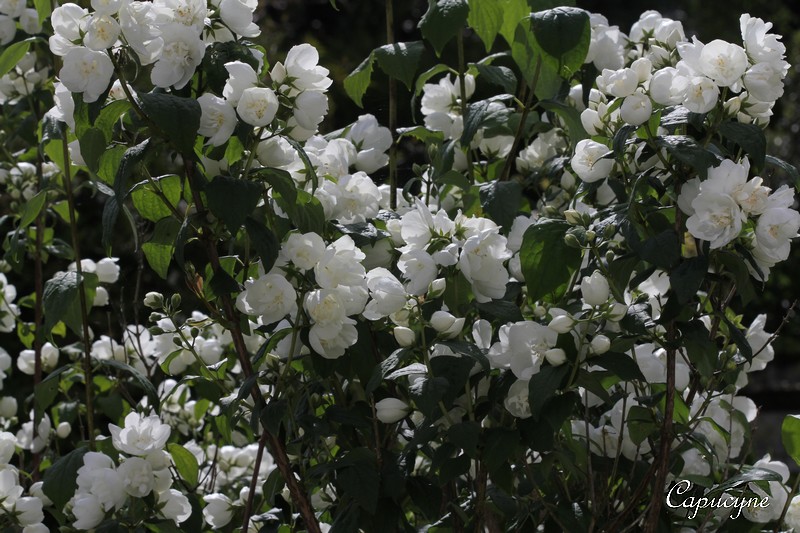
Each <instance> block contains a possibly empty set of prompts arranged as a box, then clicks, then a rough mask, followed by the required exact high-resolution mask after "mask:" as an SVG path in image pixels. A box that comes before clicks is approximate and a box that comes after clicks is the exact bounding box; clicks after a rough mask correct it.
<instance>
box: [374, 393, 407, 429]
mask: <svg viewBox="0 0 800 533" xmlns="http://www.w3.org/2000/svg"><path fill="white" fill-rule="evenodd" d="M409 412H411V408H410V407H409V406H408V404H407V403H405V402H403V401H401V400H398V399H397V398H384V399H383V400H381V401H379V402H377V403H376V404H375V414H376V416H377V417H378V420H380V421H381V422H383V423H384V424H394V423H395V422H397V421H399V420H402V419H403V418H405V417H406V415H407V414H408V413H409Z"/></svg>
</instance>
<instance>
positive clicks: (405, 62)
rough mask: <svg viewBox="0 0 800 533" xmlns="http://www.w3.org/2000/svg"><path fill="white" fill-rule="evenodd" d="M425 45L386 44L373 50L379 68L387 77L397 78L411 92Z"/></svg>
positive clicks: (413, 42)
mask: <svg viewBox="0 0 800 533" xmlns="http://www.w3.org/2000/svg"><path fill="white" fill-rule="evenodd" d="M424 51H425V45H424V44H423V42H422V41H412V42H408V43H392V44H386V45H383V46H381V47H379V48H376V49H375V50H373V52H372V53H373V54H375V59H376V60H377V61H378V66H379V67H380V68H381V70H382V71H384V72H385V73H386V74H387V75H389V76H391V77H392V78H396V79H398V80H400V81H402V82H403V84H405V86H406V87H407V88H408V89H409V90H411V84H412V83H413V81H414V75H415V74H416V73H417V66H418V65H419V59H420V57H422V53H423V52H424Z"/></svg>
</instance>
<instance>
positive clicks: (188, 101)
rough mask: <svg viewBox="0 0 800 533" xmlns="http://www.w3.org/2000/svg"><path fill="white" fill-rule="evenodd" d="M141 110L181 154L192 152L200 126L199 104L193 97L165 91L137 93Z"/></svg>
mask: <svg viewBox="0 0 800 533" xmlns="http://www.w3.org/2000/svg"><path fill="white" fill-rule="evenodd" d="M139 99H140V100H141V102H142V110H143V111H144V112H145V113H146V114H147V116H148V117H149V118H150V120H152V121H153V122H154V123H155V124H156V126H158V128H159V130H161V131H160V133H162V134H163V135H164V136H165V137H166V138H165V140H166V141H168V142H171V143H172V144H173V145H174V146H175V148H177V150H178V151H179V152H181V153H182V154H192V153H194V141H195V137H197V130H198V129H199V128H200V115H201V110H200V104H198V103H197V100H195V99H194V98H182V97H180V96H175V95H173V94H166V93H156V92H152V93H144V94H139Z"/></svg>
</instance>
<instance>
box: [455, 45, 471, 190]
mask: <svg viewBox="0 0 800 533" xmlns="http://www.w3.org/2000/svg"><path fill="white" fill-rule="evenodd" d="M456 42H457V44H458V88H459V91H460V92H461V120H462V121H463V122H464V125H465V126H466V121H467V84H466V82H465V81H464V74H465V70H466V69H465V66H464V31H463V30H459V31H458V35H457V36H456ZM462 148H466V152H467V174H468V175H469V182H470V184H475V169H473V168H472V152H470V149H469V146H462Z"/></svg>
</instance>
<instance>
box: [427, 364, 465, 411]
mask: <svg viewBox="0 0 800 533" xmlns="http://www.w3.org/2000/svg"><path fill="white" fill-rule="evenodd" d="M474 366H475V361H474V360H473V359H471V358H468V357H454V356H451V355H440V356H439V357H432V358H431V360H430V367H431V373H432V374H433V375H434V376H435V377H436V378H437V379H439V378H442V379H445V380H447V389H446V391H445V392H444V394H443V395H442V398H441V400H442V401H443V402H444V405H445V407H447V408H449V407H450V404H451V403H452V402H453V401H454V400H455V399H456V398H457V397H459V396H461V395H462V394H463V393H464V385H466V383H467V380H468V379H469V375H470V372H471V371H472V368H473V367H474Z"/></svg>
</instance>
